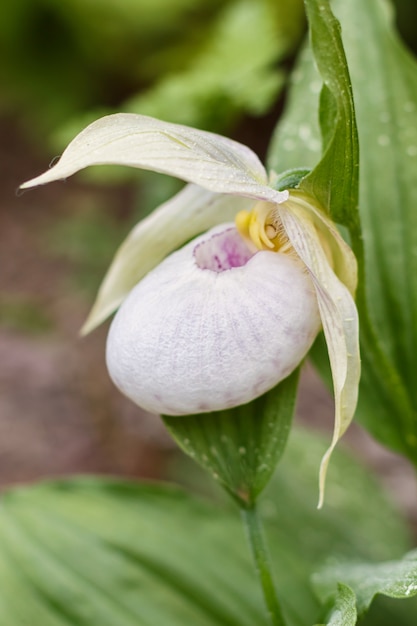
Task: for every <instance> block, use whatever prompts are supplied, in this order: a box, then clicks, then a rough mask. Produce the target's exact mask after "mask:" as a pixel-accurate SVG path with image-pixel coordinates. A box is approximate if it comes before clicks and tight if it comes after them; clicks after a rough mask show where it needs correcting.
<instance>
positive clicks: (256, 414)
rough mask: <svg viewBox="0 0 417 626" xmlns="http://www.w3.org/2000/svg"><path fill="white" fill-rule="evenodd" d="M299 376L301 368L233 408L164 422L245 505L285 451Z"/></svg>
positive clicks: (264, 482)
mask: <svg viewBox="0 0 417 626" xmlns="http://www.w3.org/2000/svg"><path fill="white" fill-rule="evenodd" d="M298 375H299V371H298V370H296V371H295V372H294V373H293V374H291V376H289V377H288V378H286V379H285V380H284V381H282V382H281V383H280V384H279V385H277V386H276V387H275V388H274V389H272V390H271V391H269V392H268V393H266V394H264V395H263V396H261V397H260V398H257V399H256V400H253V401H252V402H249V403H248V404H244V405H241V406H238V407H235V408H233V409H227V410H225V411H216V412H213V413H202V414H199V415H188V416H174V417H171V416H164V417H163V419H164V422H165V426H166V427H167V428H168V430H169V432H170V434H171V435H172V436H173V437H174V439H175V441H176V442H177V443H178V445H179V446H180V447H181V448H182V449H183V450H184V452H186V453H187V454H188V455H189V456H191V457H192V458H193V459H194V460H195V461H196V462H197V463H199V464H200V465H201V466H202V467H204V468H205V469H206V470H207V471H208V472H209V473H210V474H211V475H212V476H213V478H215V480H217V481H218V482H219V483H220V484H221V485H222V486H223V487H224V488H225V489H226V490H227V491H228V492H229V493H230V494H231V495H232V497H233V498H235V499H236V500H237V501H238V502H239V503H240V504H242V505H243V506H246V505H248V504H251V503H252V502H254V501H255V500H256V498H257V496H258V495H259V494H260V492H261V491H262V490H263V488H264V487H265V485H266V484H267V482H268V481H269V479H270V478H271V476H272V474H273V472H274V470H275V467H276V465H277V463H278V461H279V459H280V457H281V456H282V453H283V451H284V448H285V445H286V443H287V438H288V433H289V431H290V425H291V420H292V415H293V412H294V404H295V397H296V393H297V385H298ZM316 471H317V470H316Z"/></svg>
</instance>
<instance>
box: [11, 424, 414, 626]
mask: <svg viewBox="0 0 417 626" xmlns="http://www.w3.org/2000/svg"><path fill="white" fill-rule="evenodd" d="M291 438H292V441H290V444H289V446H288V448H287V451H286V455H285V458H284V459H283V463H282V466H281V468H280V472H279V475H278V476H277V481H276V482H275V481H272V484H271V486H270V489H269V490H268V495H267V497H266V498H265V499H264V500H263V502H262V503H261V504H262V514H263V517H264V519H265V522H266V527H267V532H268V535H269V539H270V546H271V553H272V557H273V562H274V565H275V574H276V579H277V583H278V587H279V589H280V590H281V591H282V598H283V608H284V611H285V615H286V617H287V618H288V626H306V624H312V623H314V620H316V621H317V618H318V615H319V611H320V606H319V603H318V601H317V599H316V598H315V595H314V594H313V591H312V588H311V586H310V585H309V578H310V575H311V572H312V571H313V570H314V569H317V564H318V563H319V562H320V561H321V560H323V559H325V558H326V557H327V556H328V555H329V554H330V553H331V552H332V553H340V554H343V555H346V556H347V555H348V554H350V555H351V556H355V557H356V558H357V559H362V560H363V559H368V558H371V559H372V558H374V559H375V558H382V559H392V558H396V556H397V555H398V554H400V553H402V552H404V551H405V550H406V549H407V546H408V541H407V538H406V534H405V530H404V526H403V524H402V522H401V520H400V519H399V518H398V516H396V515H395V514H394V512H393V510H392V507H391V506H389V505H388V504H387V502H386V500H385V499H384V498H383V496H382V494H381V493H380V491H379V489H378V487H377V485H375V483H374V481H373V480H372V479H371V478H370V477H369V475H368V474H367V472H365V471H364V470H363V469H361V468H360V467H358V465H357V464H356V463H355V462H353V461H352V459H350V458H348V457H346V456H345V455H344V454H342V453H340V451H338V452H337V454H336V455H335V458H334V462H333V464H332V472H331V475H330V477H329V483H328V493H329V505H328V506H327V507H326V508H325V509H324V510H323V511H321V512H320V513H318V512H317V511H316V509H315V503H316V493H315V484H316V467H317V461H318V459H319V458H320V456H321V455H322V454H323V451H324V449H325V446H326V442H323V441H321V440H320V439H319V438H318V437H311V436H308V435H307V434H305V433H304V434H302V435H301V434H299V435H298V436H295V434H294V433H292V435H291ZM190 473H192V472H190V468H189V467H188V468H187V474H188V475H190ZM347 476H349V482H348V480H347V478H346V477H347ZM350 479H352V480H353V481H354V484H355V489H354V491H353V493H352V490H351V482H350ZM332 500H334V504H332V502H331V501H332ZM376 512H377V513H376ZM381 517H383V518H384V522H385V523H384V525H382V524H381V523H380V518H381ZM0 623H1V624H2V625H3V624H4V625H5V626H6V625H7V626H116V625H117V626H161V625H162V624H167V625H168V624H169V626H188V625H192V626H253V625H254V624H257V625H259V626H267V623H268V622H267V619H266V617H264V609H263V602H262V597H261V592H260V590H259V589H258V586H257V584H256V578H255V573H254V572H253V569H252V565H251V561H250V558H249V550H248V549H247V546H246V539H245V537H244V533H243V530H242V528H241V525H240V521H239V517H238V514H237V511H236V510H235V508H234V507H233V509H231V508H230V507H229V508H226V507H222V506H220V505H218V504H215V503H213V502H211V503H208V502H204V501H202V500H200V499H197V498H196V497H194V496H191V495H187V494H186V493H185V492H184V491H183V490H182V489H178V488H174V487H172V486H168V485H159V486H157V485H151V484H148V485H139V484H134V483H131V482H124V481H120V480H111V479H97V478H77V479H72V480H60V481H57V482H50V483H44V484H40V485H36V486H32V487H26V488H22V489H15V490H11V491H9V492H7V493H4V494H3V495H2V506H1V507H0ZM411 623H412V622H411Z"/></svg>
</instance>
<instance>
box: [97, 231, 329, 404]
mask: <svg viewBox="0 0 417 626" xmlns="http://www.w3.org/2000/svg"><path fill="white" fill-rule="evenodd" d="M320 325H321V322H320V315H319V311H318V306H317V298H316V295H315V291H314V287H313V285H312V282H311V279H310V278H309V275H308V273H307V272H306V271H305V269H304V268H303V266H302V264H300V263H299V261H298V260H297V259H296V258H293V257H292V256H291V255H288V254H280V253H276V252H269V251H255V250H254V249H253V248H252V247H250V246H249V245H248V243H247V242H246V241H245V240H244V239H243V238H242V237H241V236H240V234H239V233H238V231H237V230H236V228H235V227H234V225H233V224H224V225H221V226H217V227H215V228H213V229H212V230H210V231H208V232H207V233H205V234H204V235H202V236H200V237H198V238H197V239H194V240H193V241H191V242H190V243H189V244H187V245H186V246H185V247H183V248H182V249H181V250H179V251H177V252H174V253H173V254H171V255H170V256H168V257H167V258H166V259H165V260H164V261H163V262H162V263H161V264H160V265H159V266H157V267H156V268H155V269H154V270H152V271H151V272H150V273H149V274H148V275H147V276H146V277H145V278H144V279H143V280H141V281H140V282H139V283H138V284H137V285H136V287H135V288H134V289H133V290H132V291H131V293H130V294H129V296H128V297H127V298H126V300H125V301H124V302H123V304H122V306H121V307H120V309H119V311H118V313H117V314H116V316H115V318H114V320H113V323H112V325H111V328H110V332H109V336H108V340H107V366H108V369H109V372H110V376H111V377H112V379H113V381H114V382H115V384H116V385H117V386H118V387H119V389H120V390H121V391H122V392H123V393H124V394H125V395H127V396H128V397H129V398H130V399H131V400H133V401H134V402H135V403H136V404H138V405H139V406H141V407H143V408H144V409H146V410H148V411H151V412H155V413H162V414H166V415H186V414H193V413H202V412H207V411H216V410H221V409H225V408H229V407H233V406H238V405H240V404H244V403H246V402H249V401H250V400H253V399H254V398H256V397H258V396H260V395H262V394H263V393H265V392H266V391H268V390H269V389H271V388H272V387H274V386H275V385H276V384H277V383H278V382H280V381H281V380H283V379H284V378H286V377H287V376H288V375H289V374H290V373H291V372H292V371H293V370H294V369H295V368H296V367H297V366H298V365H299V363H300V362H301V360H302V359H303V357H304V356H305V355H306V353H307V352H308V350H309V348H310V347H311V345H312V343H313V341H314V339H315V337H316V334H317V332H318V330H319V329H320Z"/></svg>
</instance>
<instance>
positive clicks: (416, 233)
mask: <svg viewBox="0 0 417 626" xmlns="http://www.w3.org/2000/svg"><path fill="white" fill-rule="evenodd" d="M332 8H333V10H334V12H335V14H336V15H337V16H338V18H339V19H340V21H341V24H342V35H343V43H344V47H345V50H346V55H347V58H348V63H349V70H350V75H351V79H352V84H353V91H354V96H355V104H356V116H357V123H358V130H359V139H360V144H361V171H360V205H359V207H360V216H361V224H362V233H363V241H364V245H365V256H363V253H362V250H361V244H360V242H358V239H357V237H356V244H355V251H356V252H357V254H358V260H359V269H360V273H361V277H362V278H361V283H362V284H361V285H360V290H359V292H358V302H357V304H358V309H359V315H360V319H361V347H362V349H361V353H362V380H361V390H360V394H359V405H358V410H357V416H358V418H359V419H360V420H361V421H362V422H363V423H364V425H365V426H366V427H367V428H369V430H370V431H371V432H372V433H373V434H374V435H375V436H376V437H377V438H378V439H380V440H381V441H382V442H383V443H385V444H386V445H389V446H391V447H393V448H395V449H396V450H398V451H400V452H402V453H404V454H407V455H408V456H409V458H410V459H411V460H413V461H415V459H416V456H417V454H416V447H417V440H416V431H417V415H416V409H417V388H416V385H415V383H414V379H415V372H416V371H417V323H416V320H417V290H416V282H415V276H416V275H417V255H416V254H415V250H416V249H417V213H416V211H415V206H416V202H417V179H416V177H415V162H416V158H417V153H416V156H414V147H415V146H417V130H416V129H417V70H416V67H417V66H416V63H415V60H414V59H413V58H412V57H411V56H410V54H409V53H408V52H407V51H406V50H405V48H404V47H403V45H402V44H401V42H400V41H399V40H398V37H397V35H396V34H395V32H394V29H393V25H392V12H391V11H390V5H389V4H388V3H387V2H383V1H382V0H369V1H367V2H366V3H364V2H361V1H360V0H351V2H349V3H346V2H343V1H342V0H334V2H333V3H332ZM320 85H321V79H320V76H319V74H318V72H317V69H316V68H315V66H314V61H313V57H312V54H311V51H310V50H309V49H308V48H306V49H305V50H304V51H303V53H302V55H301V56H300V59H299V62H298V64H297V67H296V69H295V71H294V74H293V86H292V90H291V93H290V97H289V105H288V109H287V112H286V114H285V116H284V119H283V120H282V123H281V124H280V125H279V126H278V128H277V131H276V133H275V136H274V140H273V142H272V144H271V151H270V162H271V165H272V166H273V168H274V169H275V170H276V171H280V170H286V169H289V168H296V167H300V166H301V165H302V166H303V167H312V166H314V164H315V163H316V162H317V160H318V154H319V152H318V150H319V146H320V141H319V138H320V131H319V125H318V115H317V112H318V108H319V91H320ZM306 100H308V102H309V106H308V107H306V106H305V102H306ZM354 234H355V233H354ZM356 235H357V233H356ZM354 243H355V242H354ZM364 279H365V282H364ZM316 352H317V350H316ZM320 358H321V359H322V357H320Z"/></svg>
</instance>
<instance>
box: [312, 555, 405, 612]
mask: <svg viewBox="0 0 417 626" xmlns="http://www.w3.org/2000/svg"><path fill="white" fill-rule="evenodd" d="M313 579H314V584H315V587H316V589H317V591H318V593H319V595H320V597H321V598H322V600H323V601H324V602H325V601H327V600H328V598H329V597H331V596H332V594H334V587H335V584H336V581H343V584H344V585H349V587H350V588H351V589H352V590H353V591H354V593H355V595H356V605H357V609H358V613H359V615H361V614H362V613H364V612H365V611H366V610H367V609H368V608H369V605H370V604H371V602H372V600H373V599H374V597H375V596H376V595H377V594H383V595H385V596H388V597H390V598H401V599H405V598H411V597H413V596H415V595H417V551H413V552H410V553H409V554H407V555H406V556H405V557H404V559H402V560H401V561H388V562H385V563H351V562H350V563H349V562H348V563H339V564H337V565H330V566H328V567H327V568H325V569H323V570H322V571H321V572H320V573H318V574H316V575H315V576H314V577H313ZM336 602H337V601H336ZM341 623H342V624H344V622H341ZM346 624H350V622H346Z"/></svg>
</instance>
